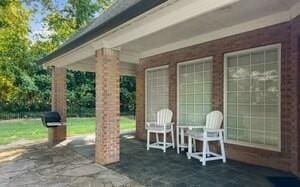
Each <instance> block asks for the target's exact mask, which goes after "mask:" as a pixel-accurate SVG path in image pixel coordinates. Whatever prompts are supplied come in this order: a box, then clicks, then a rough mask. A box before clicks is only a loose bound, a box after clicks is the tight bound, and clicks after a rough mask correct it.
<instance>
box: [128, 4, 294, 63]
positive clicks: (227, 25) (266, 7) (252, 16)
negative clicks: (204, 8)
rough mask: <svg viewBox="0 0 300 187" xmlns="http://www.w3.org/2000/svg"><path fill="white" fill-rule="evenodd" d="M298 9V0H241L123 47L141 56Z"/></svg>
mask: <svg viewBox="0 0 300 187" xmlns="http://www.w3.org/2000/svg"><path fill="white" fill-rule="evenodd" d="M297 2H298V3H297ZM245 7H247V8H245ZM299 13H300V1H299V0H287V1H286V0H251V1H247V0H241V1H240V2H238V3H235V4H233V5H231V6H229V7H226V8H223V9H219V10H215V11H212V12H209V13H207V14H204V15H201V16H199V17H195V18H192V19H190V20H187V21H186V22H184V23H182V24H178V25H176V26H173V27H169V28H167V29H165V30H163V31H160V32H157V33H154V34H152V35H149V36H147V37H144V38H143V39H140V41H139V40H136V41H133V42H131V43H128V44H126V45H124V48H128V49H130V50H137V51H139V52H140V53H141V57H142V58H144V57H148V56H153V55H156V54H160V53H164V52H168V51H172V50H176V49H179V48H184V47H188V46H192V45H196V44H201V43H204V42H208V41H212V40H216V39H220V38H224V37H227V36H232V35H235V34H239V33H243V32H247V31H251V30H255V29H259V28H263V27H267V26H271V25H275V24H278V23H282V22H286V21H289V20H290V19H292V18H294V17H296V16H297V15H299ZM158 36H159V37H158Z"/></svg>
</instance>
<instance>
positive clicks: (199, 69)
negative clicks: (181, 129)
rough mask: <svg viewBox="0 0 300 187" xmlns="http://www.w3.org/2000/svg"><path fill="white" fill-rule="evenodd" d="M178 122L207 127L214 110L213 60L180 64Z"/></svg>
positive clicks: (206, 59) (199, 60)
mask: <svg viewBox="0 0 300 187" xmlns="http://www.w3.org/2000/svg"><path fill="white" fill-rule="evenodd" d="M177 80H178V83H177V85H178V91H177V93H178V95H177V100H178V102H177V103H178V107H177V108H178V122H179V123H182V124H200V125H205V118H206V114H207V113H209V112H210V111H211V110H212V58H205V59H198V60H193V61H190V62H184V63H180V64H178V76H177Z"/></svg>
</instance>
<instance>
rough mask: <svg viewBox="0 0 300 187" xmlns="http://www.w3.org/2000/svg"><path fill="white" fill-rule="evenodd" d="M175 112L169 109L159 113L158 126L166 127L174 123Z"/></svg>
mask: <svg viewBox="0 0 300 187" xmlns="http://www.w3.org/2000/svg"><path fill="white" fill-rule="evenodd" d="M172 116H173V112H172V111H171V110H169V109H161V110H160V111H158V112H157V125H164V124H166V123H171V122H172Z"/></svg>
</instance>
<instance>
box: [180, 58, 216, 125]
mask: <svg viewBox="0 0 300 187" xmlns="http://www.w3.org/2000/svg"><path fill="white" fill-rule="evenodd" d="M208 60H211V61H212V64H213V56H209V57H203V58H198V59H194V60H188V61H183V62H179V63H177V67H176V68H177V69H176V71H177V75H176V76H177V77H176V79H177V80H176V85H177V86H176V114H177V115H176V121H177V123H179V68H180V66H183V65H187V64H193V63H197V62H199V63H202V62H205V61H208ZM212 68H213V67H212ZM212 71H213V69H212ZM212 82H213V81H212ZM212 95H213V91H212ZM194 102H195V101H194Z"/></svg>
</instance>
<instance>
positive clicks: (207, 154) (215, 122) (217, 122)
mask: <svg viewBox="0 0 300 187" xmlns="http://www.w3.org/2000/svg"><path fill="white" fill-rule="evenodd" d="M222 121H223V114H222V113H221V112H220V111H213V112H210V113H209V114H207V116H206V124H205V126H203V127H201V128H200V129H193V130H189V131H188V135H190V136H191V137H192V139H193V140H199V141H202V143H203V144H202V146H203V147H202V152H197V151H196V150H195V149H194V152H192V153H191V154H190V155H188V156H189V157H194V158H197V159H199V160H200V162H202V165H203V166H205V165H206V161H210V160H218V159H222V160H223V162H224V163H225V162H226V156H225V149H224V137H223V132H224V130H223V129H222V128H221V125H222ZM211 141H219V142H220V147H221V154H218V153H214V152H211V151H210V150H209V144H208V143H209V142H211Z"/></svg>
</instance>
